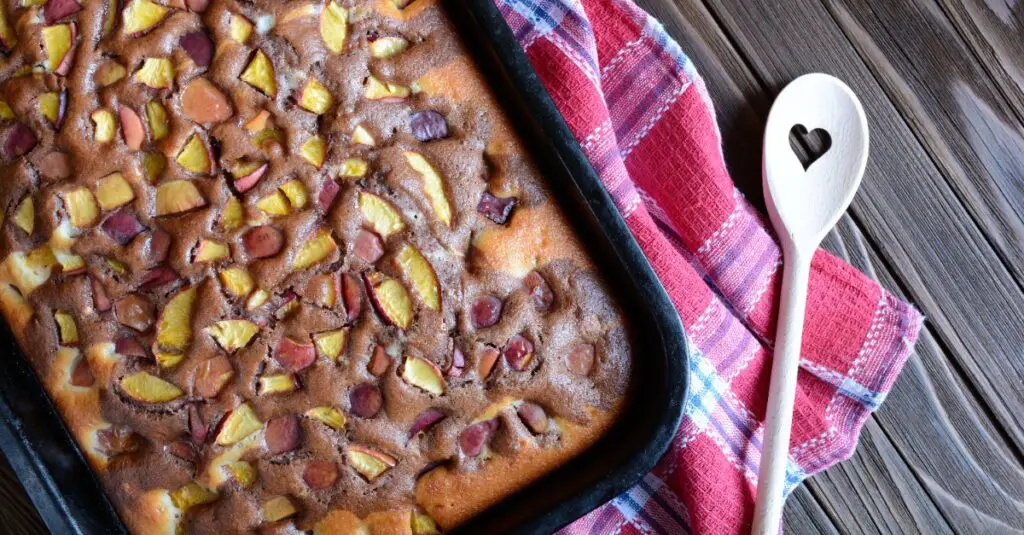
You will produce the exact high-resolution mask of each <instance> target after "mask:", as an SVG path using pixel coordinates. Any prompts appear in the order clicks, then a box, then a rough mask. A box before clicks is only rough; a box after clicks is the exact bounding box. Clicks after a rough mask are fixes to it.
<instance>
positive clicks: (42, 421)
mask: <svg viewBox="0 0 1024 535" xmlns="http://www.w3.org/2000/svg"><path fill="white" fill-rule="evenodd" d="M443 3H444V5H445V7H446V9H447V10H448V13H449V15H450V16H451V18H452V20H453V21H454V23H455V25H456V26H457V28H458V30H459V32H460V34H461V35H462V36H463V40H464V42H466V43H467V49H469V50H470V52H471V53H472V54H474V56H475V60H476V62H477V65H478V66H479V68H480V69H481V70H482V72H483V74H484V75H485V77H486V78H487V80H488V82H489V83H490V85H491V87H492V89H493V90H494V91H495V93H496V95H497V97H498V100H499V102H501V104H502V106H503V107H504V109H505V111H506V113H507V114H508V116H509V117H510V118H511V119H512V121H513V123H514V125H515V127H516V129H517V131H518V133H519V134H520V136H521V137H522V139H523V140H524V141H525V143H526V145H527V148H528V150H529V152H530V154H531V155H532V156H533V158H534V161H535V162H536V164H537V165H538V167H539V168H540V170H541V172H542V173H543V175H544V176H545V177H546V178H547V179H548V181H549V185H550V188H551V189H552V191H553V193H554V195H555V197H556V199H557V200H558V202H559V204H560V205H561V206H562V208H563V210H564V211H565V213H566V214H567V215H568V217H569V219H570V220H571V221H572V223H573V225H574V226H575V229H576V231H577V233H578V234H579V235H580V236H581V237H582V238H583V241H584V243H585V244H586V245H587V247H588V248H589V250H590V251H591V254H592V256H593V257H594V259H595V261H596V263H597V264H598V267H599V268H600V270H601V272H602V274H603V275H604V276H605V278H606V279H607V280H608V282H609V285H610V287H611V288H612V289H613V291H614V293H615V297H616V298H617V300H618V301H619V303H620V305H621V306H622V307H623V309H624V310H625V312H626V315H627V317H628V319H629V324H630V338H631V342H632V344H633V351H634V355H635V357H636V358H635V363H634V371H633V373H634V377H633V381H632V384H633V387H632V388H631V391H630V394H629V395H628V396H627V401H626V405H625V409H624V412H623V414H622V417H621V418H620V419H619V421H618V422H617V423H616V424H615V425H613V426H612V429H611V430H610V431H609V432H608V433H607V434H606V435H605V436H604V437H602V438H601V439H599V440H598V442H597V443H596V444H595V445H594V446H593V447H591V448H590V449H588V450H587V451H585V452H584V453H582V454H581V455H579V456H578V457H576V458H574V459H572V460H571V461H569V462H568V463H566V464H564V465H562V466H560V467H559V468H557V469H555V470H554V471H552V472H551V473H549V474H547V475H545V476H543V477H541V478H540V479H539V480H537V481H535V482H534V483H532V484H530V485H528V486H527V487H525V488H524V489H523V490H521V491H520V492H517V493H516V494H514V495H512V496H510V497H508V498H506V499H504V500H502V501H501V502H500V503H498V504H496V505H494V506H493V507H491V508H489V509H487V510H485V511H483V512H481V513H480V514H479V515H477V516H475V517H474V518H472V519H471V520H470V521H468V522H467V523H466V524H464V525H463V526H461V527H460V528H459V529H458V530H456V531H457V532H458V533H466V534H470V533H473V534H479V533H551V532H554V531H556V530H557V529H558V528H560V527H562V526H564V525H566V524H568V523H570V522H572V521H573V520H575V519H577V518H579V517H580V516H582V515H584V514H586V513H587V512H589V511H591V510H593V509H594V508H596V507H598V506H600V505H601V504H603V503H605V502H607V501H608V500H610V499H612V498H614V497H615V496H617V495H619V494H621V493H622V492H624V491H625V490H627V489H628V488H630V487H631V486H632V485H634V484H636V483H637V482H638V481H639V480H640V478H642V477H643V476H644V474H646V473H647V472H648V471H650V470H651V468H653V467H654V465H655V463H656V462H657V461H658V460H659V459H660V458H661V456H662V455H663V454H664V453H665V451H666V450H667V449H668V446H669V444H670V443H671V441H672V438H673V436H674V435H675V432H676V429H677V427H678V426H679V422H680V420H681V418H682V413H683V403H684V400H685V396H686V390H687V386H688V384H687V382H688V381H687V377H688V376H687V372H686V370H687V361H688V358H689V355H688V353H687V348H686V343H685V339H684V335H683V329H682V326H681V324H680V320H679V316H678V314H677V312H676V310H675V308H674V307H673V305H672V303H671V301H670V300H669V298H668V295H667V294H666V293H665V290H664V288H663V287H662V285H661V282H660V281H659V280H658V278H657V277H656V276H655V274H654V272H653V270H652V269H651V267H650V265H649V264H648V262H647V259H646V257H645V256H644V255H643V252H642V251H641V250H640V248H639V246H638V245H637V244H636V242H635V240H634V239H633V237H632V235H631V234H630V232H629V229H628V228H627V227H626V223H625V221H623V219H622V217H621V216H620V215H619V213H618V211H617V210H616V209H615V205H614V204H613V202H612V200H611V198H610V197H609V196H608V194H607V192H606V191H605V190H604V188H603V187H602V186H601V181H600V179H599V178H598V176H597V174H596V173H595V172H594V170H593V168H592V167H591V166H590V163H589V162H588V161H587V159H586V157H585V156H584V155H583V151H582V149H581V148H580V146H579V144H578V143H577V142H576V140H575V138H574V137H573V135H572V132H571V131H570V130H569V127H568V125H566V123H565V120H564V118H563V117H562V116H561V114H560V113H559V112H558V109H557V108H556V107H555V105H554V102H553V101H552V100H551V97H550V96H549V95H548V93H547V92H546V91H545V90H544V88H543V87H542V86H541V84H540V81H539V79H538V77H537V74H536V73H535V72H534V70H533V68H532V66H531V65H530V63H529V61H528V60H527V58H526V55H525V54H524V53H523V50H522V49H521V48H520V47H519V45H518V43H517V42H516V40H515V38H514V36H513V34H512V32H511V30H510V29H509V28H508V26H507V25H506V24H505V21H504V19H503V18H502V16H501V13H499V12H498V9H497V8H496V7H495V5H494V3H493V1H492V0H443ZM0 344H2V345H3V346H6V347H7V348H8V354H9V355H8V359H7V362H6V363H5V365H4V366H3V368H0V420H2V422H3V424H4V425H0V448H2V449H3V451H4V453H5V454H6V455H7V457H8V459H9V460H10V463H11V465H12V468H13V469H14V472H15V474H16V475H17V476H18V478H19V479H20V480H21V482H22V484H23V485H24V486H25V488H26V489H27V491H28V494H29V496H30V498H31V499H32V502H33V503H34V504H35V506H36V508H37V509H38V510H39V514H40V516H41V517H42V518H43V521H44V522H45V523H46V525H47V527H48V528H49V529H50V530H51V531H52V532H53V533H75V534H83V535H85V534H89V535H91V534H97V533H125V529H124V527H123V525H122V524H121V522H120V520H119V518H118V516H117V514H116V512H115V511H114V509H113V507H112V506H111V504H110V502H109V501H108V500H107V498H106V497H105V495H104V493H103V491H102V489H101V487H100V485H99V483H98V481H97V479H96V476H95V475H94V474H93V473H92V471H91V470H90V468H89V466H88V464H87V463H86V461H85V459H84V458H83V456H82V454H81V452H80V451H79V449H78V447H77V446H76V444H75V442H74V440H73V439H72V437H71V435H70V434H69V433H68V431H67V429H66V428H65V427H64V425H63V422H62V420H61V419H60V416H59V414H58V413H57V411H56V409H55V408H54V406H53V404H52V402H51V401H50V400H49V398H48V397H47V395H46V394H45V392H44V390H43V388H42V385H41V384H40V383H39V381H38V379H37V378H36V376H35V373H34V372H33V371H32V369H31V367H30V365H29V364H28V362H27V361H26V360H25V359H24V357H23V355H22V354H21V351H20V349H19V348H18V346H17V343H16V342H15V340H14V337H13V336H12V335H11V333H10V331H9V330H8V329H7V328H6V327H3V328H2V329H0Z"/></svg>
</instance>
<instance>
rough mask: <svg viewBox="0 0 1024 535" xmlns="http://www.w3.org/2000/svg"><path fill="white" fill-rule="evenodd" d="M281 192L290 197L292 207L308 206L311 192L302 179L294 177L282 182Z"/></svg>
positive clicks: (299, 208) (298, 208)
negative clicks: (307, 189)
mask: <svg viewBox="0 0 1024 535" xmlns="http://www.w3.org/2000/svg"><path fill="white" fill-rule="evenodd" d="M280 189H281V193H284V196H285V197H287V198H288V202H289V203H290V204H291V205H292V208H294V209H296V210H301V209H303V208H305V207H306V204H307V203H309V192H308V191H306V185H305V184H303V183H302V181H301V180H298V179H294V180H289V181H288V182H285V183H284V184H281V188H280Z"/></svg>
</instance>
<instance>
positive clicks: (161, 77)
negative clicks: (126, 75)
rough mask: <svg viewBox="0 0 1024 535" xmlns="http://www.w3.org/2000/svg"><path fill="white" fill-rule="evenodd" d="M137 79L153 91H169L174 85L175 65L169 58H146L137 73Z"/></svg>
mask: <svg viewBox="0 0 1024 535" xmlns="http://www.w3.org/2000/svg"><path fill="white" fill-rule="evenodd" d="M135 79H136V80H137V81H138V82H139V83H141V84H145V85H148V86H149V87H152V88H153V89H167V88H170V87H171V86H173V85H174V64H173V63H171V60H170V59H169V58H146V60H145V61H144V62H142V67H141V68H140V69H139V70H137V71H135Z"/></svg>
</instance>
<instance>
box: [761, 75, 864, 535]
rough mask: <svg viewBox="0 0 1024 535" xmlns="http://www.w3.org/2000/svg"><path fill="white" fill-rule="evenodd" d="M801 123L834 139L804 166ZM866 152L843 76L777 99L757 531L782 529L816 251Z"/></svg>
mask: <svg viewBox="0 0 1024 535" xmlns="http://www.w3.org/2000/svg"><path fill="white" fill-rule="evenodd" d="M797 125H803V126H804V127H805V128H806V129H807V131H808V132H813V131H814V130H816V129H822V130H824V131H825V132H827V133H828V134H829V136H830V137H831V140H832V144H831V146H830V147H829V148H828V150H827V151H826V152H825V153H824V154H822V155H821V156H820V158H818V159H817V160H816V161H814V162H812V163H811V165H810V166H809V167H808V168H807V169H806V170H805V169H804V166H803V164H802V163H801V162H800V159H799V158H797V155H796V154H795V153H794V152H793V149H792V148H791V147H790V144H789V134H790V130H791V129H792V128H793V127H794V126H797ZM867 159H868V122H867V119H866V118H865V116H864V109H863V108H862V107H861V104H860V101H859V100H857V96H856V95H854V94H853V91H851V90H850V88H849V87H847V86H846V84H844V83H843V82H841V81H839V80H838V79H836V78H834V77H832V76H829V75H827V74H821V73H814V74H806V75H804V76H801V77H799V78H797V79H796V80H793V81H792V82H791V83H790V84H789V85H787V86H786V88H785V89H783V90H782V93H780V94H779V96H778V98H777V99H775V104H774V105H772V110H771V113H770V114H769V115H768V125H767V127H766V128H765V134H764V169H763V173H764V191H765V198H766V200H767V204H768V214H769V215H770V216H771V221H772V225H773V226H774V227H775V233H776V234H777V235H778V238H779V242H780V243H781V246H782V257H783V260H784V262H785V263H784V265H783V266H784V267H783V274H782V302H781V304H780V306H779V323H778V328H777V329H776V333H775V357H774V359H773V361H772V375H771V387H770V388H769V391H768V408H767V413H766V418H765V427H764V448H763V450H762V452H761V470H760V474H759V477H758V480H757V503H756V507H755V508H754V529H753V533H754V534H755V535H777V534H778V532H779V521H780V519H781V517H782V505H783V499H782V490H783V486H784V483H785V480H786V466H787V464H788V461H789V439H790V431H791V428H792V425H793V399H794V397H795V395H796V376H797V370H798V368H799V364H800V343H801V341H802V340H803V333H804V310H805V308H806V304H807V282H808V278H809V276H810V272H811V258H812V257H813V256H814V251H815V250H816V249H817V248H818V245H820V244H821V240H822V239H823V238H824V237H825V235H826V234H827V233H828V231H829V230H831V229H832V227H833V226H835V224H836V222H837V221H839V217H840V216H842V215H843V212H845V211H846V208H847V207H848V206H849V205H850V201H852V200H853V195H854V194H855V193H856V192H857V188H858V187H859V186H860V181H861V177H863V176H864V166H865V165H866V164H867Z"/></svg>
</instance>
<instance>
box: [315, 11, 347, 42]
mask: <svg viewBox="0 0 1024 535" xmlns="http://www.w3.org/2000/svg"><path fill="white" fill-rule="evenodd" d="M320 37H321V38H322V39H323V40H324V46H326V47H327V50H330V51H331V52H334V53H335V54H338V53H340V52H341V51H342V50H345V39H347V38H348V9H346V8H344V7H341V6H340V5H338V3H337V2H334V1H333V0H332V1H330V2H327V5H326V6H324V9H323V12H321V13H320Z"/></svg>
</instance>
